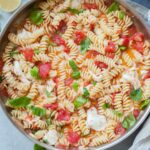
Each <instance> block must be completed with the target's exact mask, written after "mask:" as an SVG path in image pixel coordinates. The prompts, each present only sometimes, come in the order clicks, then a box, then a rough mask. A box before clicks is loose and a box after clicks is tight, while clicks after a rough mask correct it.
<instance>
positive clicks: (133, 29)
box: [128, 25, 137, 37]
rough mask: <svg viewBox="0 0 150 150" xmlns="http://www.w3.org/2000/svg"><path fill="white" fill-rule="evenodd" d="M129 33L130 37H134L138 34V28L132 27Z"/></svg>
mask: <svg viewBox="0 0 150 150" xmlns="http://www.w3.org/2000/svg"><path fill="white" fill-rule="evenodd" d="M128 32H129V36H130V37H131V36H132V35H134V34H135V33H136V32H137V29H136V26H135V25H132V26H130V27H129V29H128Z"/></svg>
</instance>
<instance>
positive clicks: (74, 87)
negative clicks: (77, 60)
mask: <svg viewBox="0 0 150 150" xmlns="http://www.w3.org/2000/svg"><path fill="white" fill-rule="evenodd" d="M72 87H73V89H74V90H75V91H78V88H79V84H78V83H77V82H74V83H73V85H72Z"/></svg>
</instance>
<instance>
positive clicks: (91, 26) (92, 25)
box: [90, 23, 95, 31]
mask: <svg viewBox="0 0 150 150" xmlns="http://www.w3.org/2000/svg"><path fill="white" fill-rule="evenodd" d="M94 29H95V24H93V23H92V24H90V30H91V31H94Z"/></svg>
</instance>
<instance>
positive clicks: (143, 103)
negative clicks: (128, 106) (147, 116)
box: [140, 99, 150, 110]
mask: <svg viewBox="0 0 150 150" xmlns="http://www.w3.org/2000/svg"><path fill="white" fill-rule="evenodd" d="M148 105H150V99H146V100H144V101H142V102H141V104H140V109H141V110H143V109H145V108H146V107H147V106H148Z"/></svg>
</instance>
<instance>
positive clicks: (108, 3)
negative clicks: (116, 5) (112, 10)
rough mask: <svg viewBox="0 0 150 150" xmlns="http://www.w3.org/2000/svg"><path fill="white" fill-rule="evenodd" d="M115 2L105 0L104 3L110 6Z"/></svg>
mask: <svg viewBox="0 0 150 150" xmlns="http://www.w3.org/2000/svg"><path fill="white" fill-rule="evenodd" d="M112 3H113V0H109V1H104V4H105V5H106V6H107V7H109V6H110V5H111V4H112Z"/></svg>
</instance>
